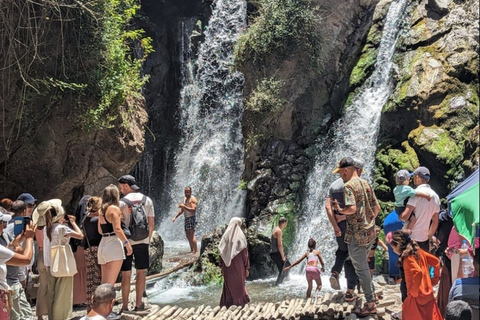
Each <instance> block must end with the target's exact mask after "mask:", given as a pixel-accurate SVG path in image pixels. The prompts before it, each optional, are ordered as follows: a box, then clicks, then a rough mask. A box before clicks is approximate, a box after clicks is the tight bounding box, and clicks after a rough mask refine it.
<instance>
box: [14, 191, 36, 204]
mask: <svg viewBox="0 0 480 320" xmlns="http://www.w3.org/2000/svg"><path fill="white" fill-rule="evenodd" d="M17 200H22V201H23V202H25V203H35V202H37V201H38V199H35V198H34V197H33V196H32V195H31V194H30V193H22V194H21V195H19V196H18V198H17Z"/></svg>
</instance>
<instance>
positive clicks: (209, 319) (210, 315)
mask: <svg viewBox="0 0 480 320" xmlns="http://www.w3.org/2000/svg"><path fill="white" fill-rule="evenodd" d="M220 309H221V308H220V306H216V307H215V308H213V309H212V310H211V311H210V312H209V313H208V315H207V316H206V317H205V320H213V318H215V315H216V314H217V312H218V311H220Z"/></svg>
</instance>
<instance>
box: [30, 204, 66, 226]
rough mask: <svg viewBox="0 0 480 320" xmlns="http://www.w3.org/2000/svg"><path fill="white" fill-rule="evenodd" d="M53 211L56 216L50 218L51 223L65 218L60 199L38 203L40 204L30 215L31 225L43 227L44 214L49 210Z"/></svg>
mask: <svg viewBox="0 0 480 320" xmlns="http://www.w3.org/2000/svg"><path fill="white" fill-rule="evenodd" d="M52 208H53V209H55V211H56V212H57V214H56V215H55V216H53V217H52V222H57V221H58V220H60V219H61V218H63V217H64V216H65V211H64V210H63V207H62V200H60V199H51V200H47V201H43V202H40V204H39V205H38V206H37V207H36V208H35V210H34V211H33V214H32V220H33V223H35V224H36V225H37V226H39V227H42V226H44V225H45V212H47V211H48V210H50V209H52Z"/></svg>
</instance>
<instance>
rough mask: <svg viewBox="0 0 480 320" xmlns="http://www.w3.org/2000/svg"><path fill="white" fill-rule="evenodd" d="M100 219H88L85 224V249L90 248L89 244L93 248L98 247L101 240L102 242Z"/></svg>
mask: <svg viewBox="0 0 480 320" xmlns="http://www.w3.org/2000/svg"><path fill="white" fill-rule="evenodd" d="M97 224H98V217H91V218H90V217H87V218H85V221H84V222H83V228H84V229H85V237H86V238H88V241H87V239H85V241H84V245H83V248H85V249H86V248H88V242H90V245H91V246H92V247H96V246H97V247H98V245H99V244H100V240H102V235H101V234H100V233H98V227H97Z"/></svg>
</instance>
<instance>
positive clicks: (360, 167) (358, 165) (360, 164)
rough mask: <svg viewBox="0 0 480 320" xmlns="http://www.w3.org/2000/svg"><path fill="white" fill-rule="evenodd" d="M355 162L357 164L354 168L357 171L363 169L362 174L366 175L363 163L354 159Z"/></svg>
mask: <svg viewBox="0 0 480 320" xmlns="http://www.w3.org/2000/svg"><path fill="white" fill-rule="evenodd" d="M353 162H354V163H355V164H354V165H353V166H354V167H355V168H357V169H361V170H362V173H365V169H363V161H362V160H359V159H356V158H353Z"/></svg>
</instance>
